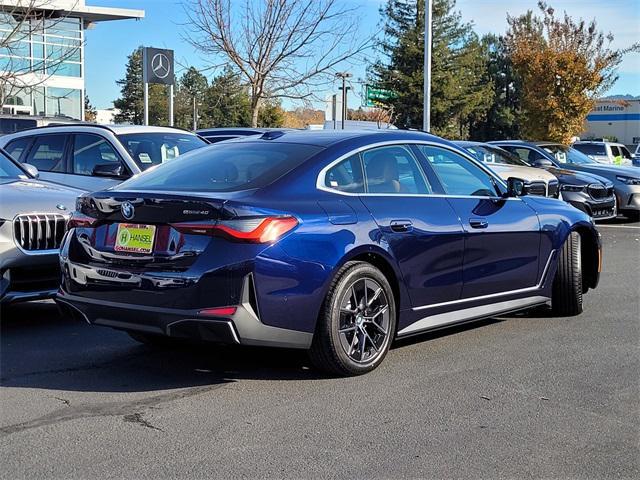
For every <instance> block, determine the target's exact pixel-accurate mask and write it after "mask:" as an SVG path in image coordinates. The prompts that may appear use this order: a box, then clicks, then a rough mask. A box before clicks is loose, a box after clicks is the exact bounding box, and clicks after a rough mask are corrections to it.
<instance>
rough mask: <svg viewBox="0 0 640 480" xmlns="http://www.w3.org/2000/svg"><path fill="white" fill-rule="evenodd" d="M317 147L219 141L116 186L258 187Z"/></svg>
mask: <svg viewBox="0 0 640 480" xmlns="http://www.w3.org/2000/svg"><path fill="white" fill-rule="evenodd" d="M320 150H322V148H321V147H317V146H312V145H299V144H293V143H268V142H240V143H235V142H234V143H218V144H216V145H210V146H208V147H205V148H202V149H200V150H198V151H195V152H192V153H190V154H189V155H187V156H185V157H184V158H182V159H180V160H179V161H175V162H169V163H165V164H164V165H160V166H159V167H158V168H154V169H152V170H149V171H147V172H145V173H142V174H140V175H138V176H136V177H134V178H132V179H130V180H127V181H126V182H124V183H121V184H120V185H119V186H118V187H116V189H118V190H125V189H127V190H129V189H138V190H163V191H191V192H234V191H240V190H248V189H253V188H261V187H264V186H266V185H269V184H270V183H271V182H273V181H274V180H276V179H278V178H280V177H281V176H282V175H284V174H285V173H287V172H289V171H291V170H293V169H294V168H296V167H297V166H299V165H301V164H302V163H304V162H305V161H306V160H307V159H309V158H311V157H312V156H313V155H315V154H316V153H318V152H319V151H320Z"/></svg>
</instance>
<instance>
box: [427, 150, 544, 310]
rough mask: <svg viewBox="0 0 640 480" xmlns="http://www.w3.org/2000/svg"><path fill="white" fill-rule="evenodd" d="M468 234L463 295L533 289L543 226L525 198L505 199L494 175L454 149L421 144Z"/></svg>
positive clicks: (466, 235)
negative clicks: (541, 227)
mask: <svg viewBox="0 0 640 480" xmlns="http://www.w3.org/2000/svg"><path fill="white" fill-rule="evenodd" d="M417 148H418V151H419V152H420V153H421V154H422V155H423V157H424V158H423V159H422V162H423V164H424V166H425V168H431V169H432V170H433V172H434V173H435V174H436V176H437V177H438V180H439V182H440V184H441V187H442V189H443V190H444V193H445V196H446V199H447V201H448V202H449V204H450V205H451V207H452V208H453V209H454V210H455V212H456V214H457V216H458V218H459V219H460V222H461V224H462V227H463V229H464V232H465V248H464V273H463V289H462V298H467V299H468V298H474V297H479V296H484V295H491V294H495V293H504V292H509V291H514V290H519V289H522V288H528V287H533V286H535V285H536V283H537V280H538V271H539V251H540V224H539V221H538V217H537V215H536V214H535V212H534V210H533V209H532V208H531V207H529V206H528V205H527V204H526V203H525V202H524V201H522V199H520V198H513V197H510V198H503V197H502V196H501V194H500V192H499V190H498V187H497V184H496V182H495V180H494V179H493V177H492V176H491V175H489V174H488V173H487V172H485V171H484V170H483V169H482V168H480V167H479V166H478V165H476V164H475V163H474V162H472V161H471V160H469V159H467V158H465V157H464V156H462V155H459V154H458V153H455V152H453V151H451V150H448V149H445V148H441V147H435V146H431V145H419V146H418V147H417Z"/></svg>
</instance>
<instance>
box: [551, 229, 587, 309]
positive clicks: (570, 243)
mask: <svg viewBox="0 0 640 480" xmlns="http://www.w3.org/2000/svg"><path fill="white" fill-rule="evenodd" d="M580 248H581V243H580V234H579V233H577V232H571V234H570V235H569V238H567V240H566V241H565V243H564V245H563V246H562V251H561V252H560V258H559V259H558V270H557V271H556V276H555V278H554V279H553V293H552V297H551V309H552V311H553V314H554V315H558V316H562V317H569V316H573V315H579V314H580V313H582V255H581V250H580Z"/></svg>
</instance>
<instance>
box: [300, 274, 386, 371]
mask: <svg viewBox="0 0 640 480" xmlns="http://www.w3.org/2000/svg"><path fill="white" fill-rule="evenodd" d="M395 330H396V305H395V300H394V297H393V290H392V289H391V285H390V284H389V281H388V280H387V278H386V277H385V276H384V275H383V274H382V272H381V271H380V270H378V269H377V268H375V267H374V266H373V265H371V264H368V263H365V262H348V263H346V264H345V265H344V266H343V267H342V268H341V269H340V270H339V271H338V273H337V274H336V275H335V278H334V279H333V281H332V283H331V286H330V287H329V291H328V293H327V296H326V297H325V300H324V303H323V306H322V310H321V312H320V316H319V318H318V325H317V328H316V332H315V334H314V336H313V342H312V344H311V349H310V351H309V356H310V359H311V362H312V364H313V365H314V366H315V367H316V368H318V369H319V370H323V371H326V372H329V373H332V374H337V375H343V376H347V375H361V374H363V373H367V372H370V371H371V370H373V369H375V368H376V367H377V366H378V365H380V363H382V360H384V357H385V356H386V354H387V352H388V351H389V347H390V345H391V341H392V340H393V336H394V335H395Z"/></svg>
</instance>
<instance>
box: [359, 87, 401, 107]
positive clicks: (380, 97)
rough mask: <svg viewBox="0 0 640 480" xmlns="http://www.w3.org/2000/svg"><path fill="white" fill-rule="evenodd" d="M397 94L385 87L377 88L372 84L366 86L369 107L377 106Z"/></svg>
mask: <svg viewBox="0 0 640 480" xmlns="http://www.w3.org/2000/svg"><path fill="white" fill-rule="evenodd" d="M395 96H396V94H395V93H394V92H392V91H391V90H386V89H384V88H376V87H372V86H371V85H367V86H366V92H365V99H366V106H367V107H377V106H379V105H380V104H382V103H384V102H385V101H386V100H389V99H390V98H393V97H395Z"/></svg>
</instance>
